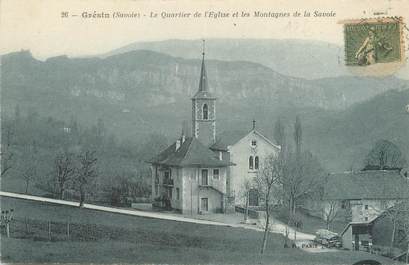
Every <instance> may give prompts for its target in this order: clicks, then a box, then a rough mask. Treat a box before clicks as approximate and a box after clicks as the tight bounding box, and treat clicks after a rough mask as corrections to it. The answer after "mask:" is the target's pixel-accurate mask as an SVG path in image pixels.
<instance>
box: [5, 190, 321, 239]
mask: <svg viewBox="0 0 409 265" xmlns="http://www.w3.org/2000/svg"><path fill="white" fill-rule="evenodd" d="M0 196H4V197H10V198H15V199H24V200H31V201H38V202H47V203H54V204H60V205H68V206H76V207H79V202H74V201H66V200H58V199H50V198H45V197H40V196H33V195H26V194H20V193H13V192H5V191H0ZM83 208H85V209H91V210H98V211H104V212H111V213H119V214H126V215H133V216H140V217H146V218H156V219H162V220H171V221H177V222H186V223H195V224H204V225H217V226H226V227H236V228H245V229H252V230H256V231H263V229H262V227H261V225H260V224H258V225H249V224H240V223H229V222H223V220H220V218H218V220H217V221H212V220H209V219H210V217H211V215H209V216H207V217H208V218H206V215H203V216H201V219H195V218H189V217H185V216H183V215H176V214H171V213H156V212H145V211H139V210H134V209H121V208H114V207H106V206H99V205H95V204H89V203H85V204H84V206H83ZM285 227H286V225H284V224H283V223H281V222H279V221H277V220H273V225H272V227H271V230H270V231H271V232H272V233H278V234H283V235H284V234H285ZM289 237H290V239H293V238H294V229H292V228H290V235H289ZM313 238H314V235H311V234H306V233H302V232H297V240H312V239H313Z"/></svg>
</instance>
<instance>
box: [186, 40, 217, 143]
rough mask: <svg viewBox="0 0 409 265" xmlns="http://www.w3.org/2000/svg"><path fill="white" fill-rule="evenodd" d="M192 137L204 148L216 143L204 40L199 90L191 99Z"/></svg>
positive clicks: (213, 107) (214, 120) (213, 102)
mask: <svg viewBox="0 0 409 265" xmlns="http://www.w3.org/2000/svg"><path fill="white" fill-rule="evenodd" d="M192 136H193V137H195V138H198V139H199V141H201V142H202V143H203V144H204V145H206V146H209V145H212V144H214V143H215V141H216V98H215V97H214V96H213V95H212V93H211V92H210V89H209V84H208V82H207V73H206V65H205V41H204V40H203V50H202V67H201V70H200V79H199V90H198V91H197V93H196V94H195V95H194V96H193V97H192Z"/></svg>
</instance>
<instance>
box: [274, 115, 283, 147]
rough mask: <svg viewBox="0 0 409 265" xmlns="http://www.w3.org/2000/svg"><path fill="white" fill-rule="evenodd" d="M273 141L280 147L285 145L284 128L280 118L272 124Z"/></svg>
mask: <svg viewBox="0 0 409 265" xmlns="http://www.w3.org/2000/svg"><path fill="white" fill-rule="evenodd" d="M274 139H275V140H276V142H277V144H279V145H280V146H283V145H284V144H285V127H284V124H283V122H282V121H281V119H280V118H278V119H277V121H276V122H275V124H274Z"/></svg>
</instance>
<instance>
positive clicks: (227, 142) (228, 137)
mask: <svg viewBox="0 0 409 265" xmlns="http://www.w3.org/2000/svg"><path fill="white" fill-rule="evenodd" d="M250 133H254V134H256V135H258V136H260V137H261V138H263V139H264V140H265V141H266V142H268V143H270V144H271V145H274V146H276V147H277V148H280V147H279V146H278V145H276V144H274V143H273V142H272V141H271V140H270V139H268V138H267V137H265V136H264V135H262V134H261V133H260V132H258V131H257V130H255V129H253V130H251V131H244V130H242V131H239V130H236V131H226V132H223V133H222V134H220V135H218V136H217V137H216V139H217V140H216V143H214V144H213V145H212V146H211V147H210V149H212V150H220V151H227V147H228V146H231V145H234V144H235V143H237V142H238V141H240V140H241V139H242V138H244V137H246V136H247V135H249V134H250Z"/></svg>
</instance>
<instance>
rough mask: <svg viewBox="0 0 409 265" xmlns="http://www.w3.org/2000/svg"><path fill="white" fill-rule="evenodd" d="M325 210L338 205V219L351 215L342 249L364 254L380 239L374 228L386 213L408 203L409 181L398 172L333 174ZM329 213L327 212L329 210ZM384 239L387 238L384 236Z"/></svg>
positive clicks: (379, 171)
mask: <svg viewBox="0 0 409 265" xmlns="http://www.w3.org/2000/svg"><path fill="white" fill-rule="evenodd" d="M323 199H324V202H325V203H324V205H326V206H324V207H329V205H331V202H338V204H337V205H338V207H339V209H337V210H338V211H339V213H340V214H339V216H345V215H349V221H350V222H349V223H348V225H347V226H346V227H345V229H344V231H343V232H342V233H341V236H342V243H343V247H344V248H346V249H351V250H352V249H353V250H362V249H368V248H370V247H372V245H374V244H376V243H377V242H374V239H375V238H381V237H382V236H379V235H377V234H374V231H376V232H377V233H382V231H380V230H379V229H378V230H374V229H373V227H374V224H375V223H376V221H377V220H378V221H379V220H380V219H379V217H380V216H382V214H384V213H385V211H386V210H387V209H390V208H391V207H393V206H394V205H395V204H396V203H399V202H401V201H402V200H408V199H409V193H408V180H407V178H406V177H405V176H404V175H403V174H402V173H401V172H400V171H399V170H365V171H359V172H345V173H337V174H330V175H329V176H328V181H327V183H326V185H325V193H324V198H323ZM326 210H328V209H326ZM383 236H384V235H383Z"/></svg>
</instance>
